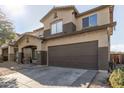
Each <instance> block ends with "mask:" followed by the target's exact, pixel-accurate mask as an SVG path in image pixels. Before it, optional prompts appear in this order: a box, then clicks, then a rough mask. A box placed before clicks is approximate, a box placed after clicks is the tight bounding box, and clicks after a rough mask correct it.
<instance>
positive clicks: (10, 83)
mask: <svg viewBox="0 0 124 93" xmlns="http://www.w3.org/2000/svg"><path fill="white" fill-rule="evenodd" d="M1 68H3V67H0V69H1ZM5 68H6V69H8V70H10V71H9V72H11V73H9V72H8V74H5V75H4V74H3V75H1V76H0V87H12V88H15V87H18V88H41V87H88V86H89V84H90V82H91V81H92V80H93V78H94V77H95V75H96V73H97V71H96V70H84V69H74V68H61V67H49V66H41V65H26V64H25V65H17V66H16V65H15V66H14V67H5ZM11 68H12V69H13V70H12V69H11ZM14 68H15V69H14ZM6 71H7V70H6ZM12 72H13V73H12Z"/></svg>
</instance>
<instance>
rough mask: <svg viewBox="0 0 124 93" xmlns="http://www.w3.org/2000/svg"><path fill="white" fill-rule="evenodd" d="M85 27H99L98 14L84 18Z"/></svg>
mask: <svg viewBox="0 0 124 93" xmlns="http://www.w3.org/2000/svg"><path fill="white" fill-rule="evenodd" d="M82 21H83V27H84V28H85V27H90V26H96V25H97V14H94V15H91V16H88V17H85V18H83V20H82Z"/></svg>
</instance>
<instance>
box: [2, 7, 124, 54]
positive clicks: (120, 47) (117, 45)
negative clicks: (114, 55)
mask: <svg viewBox="0 0 124 93" xmlns="http://www.w3.org/2000/svg"><path fill="white" fill-rule="evenodd" d="M97 6H98V5H76V6H75V7H76V8H77V10H78V11H79V12H84V11H87V10H89V9H92V8H94V7H97ZM53 7H54V6H53V5H27V6H19V5H18V6H3V5H0V8H1V9H2V11H3V12H4V13H5V14H6V15H7V18H8V19H9V20H10V21H11V22H12V23H13V25H14V28H15V32H17V33H24V32H31V31H33V30H35V29H37V28H39V27H42V26H43V24H42V23H41V22H40V19H42V17H43V16H44V15H46V14H47V13H48V12H49V11H50V10H51V9H52V8H53ZM122 9H124V5H115V8H114V21H116V22H117V25H116V28H115V31H114V33H113V35H112V36H111V51H123V52H124V31H123V30H124V25H123V22H124V12H122Z"/></svg>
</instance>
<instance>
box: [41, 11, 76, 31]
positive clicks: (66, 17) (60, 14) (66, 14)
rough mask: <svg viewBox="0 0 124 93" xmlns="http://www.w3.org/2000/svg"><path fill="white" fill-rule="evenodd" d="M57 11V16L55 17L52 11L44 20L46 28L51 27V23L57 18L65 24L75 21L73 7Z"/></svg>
mask: <svg viewBox="0 0 124 93" xmlns="http://www.w3.org/2000/svg"><path fill="white" fill-rule="evenodd" d="M56 12H57V18H54V12H52V13H51V14H50V15H49V16H48V17H47V18H46V19H45V20H44V21H43V24H44V30H47V29H50V27H51V23H52V22H55V21H56V20H61V19H62V21H63V24H66V23H69V22H73V23H75V20H74V15H73V14H72V12H73V10H72V9H66V10H62V9H61V10H56Z"/></svg>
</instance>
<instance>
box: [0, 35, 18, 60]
mask: <svg viewBox="0 0 124 93" xmlns="http://www.w3.org/2000/svg"><path fill="white" fill-rule="evenodd" d="M19 37H20V34H18V33H15V38H14V39H13V40H11V41H7V42H6V43H5V44H3V45H2V46H0V61H1V62H2V61H8V60H9V61H15V55H14V54H16V52H17V49H18V48H17V47H15V48H13V46H12V45H14V44H15V41H16V40H18V39H19ZM11 54H12V55H11Z"/></svg>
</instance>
